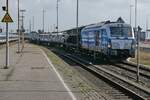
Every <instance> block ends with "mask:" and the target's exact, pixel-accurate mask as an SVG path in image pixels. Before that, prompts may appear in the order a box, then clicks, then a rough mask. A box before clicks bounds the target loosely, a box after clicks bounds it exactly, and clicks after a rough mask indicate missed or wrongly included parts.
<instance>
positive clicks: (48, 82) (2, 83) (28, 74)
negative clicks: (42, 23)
mask: <svg viewBox="0 0 150 100" xmlns="http://www.w3.org/2000/svg"><path fill="white" fill-rule="evenodd" d="M16 51H17V46H16V45H15V46H11V47H10V67H9V69H7V70H4V69H0V100H72V97H71V95H70V94H69V93H68V90H67V89H66V88H65V86H64V85H63V84H62V82H61V81H60V79H59V77H58V76H57V74H56V72H55V71H54V69H53V68H52V66H50V64H49V63H48V61H47V59H46V57H45V56H44V54H43V51H42V50H41V49H40V48H39V47H37V46H34V45H31V44H26V45H25V48H24V50H23V53H22V54H17V53H16ZM4 65H5V48H3V49H0V67H1V68H2V67H3V66H4Z"/></svg>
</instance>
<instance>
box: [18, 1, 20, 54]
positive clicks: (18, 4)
mask: <svg viewBox="0 0 150 100" xmlns="http://www.w3.org/2000/svg"><path fill="white" fill-rule="evenodd" d="M19 6H20V4H19V0H18V53H20V21H19V20H20V8H19Z"/></svg>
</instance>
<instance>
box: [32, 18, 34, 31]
mask: <svg viewBox="0 0 150 100" xmlns="http://www.w3.org/2000/svg"><path fill="white" fill-rule="evenodd" d="M32 24H33V26H32V31H34V16H33V22H32Z"/></svg>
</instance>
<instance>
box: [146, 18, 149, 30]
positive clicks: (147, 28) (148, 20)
mask: <svg viewBox="0 0 150 100" xmlns="http://www.w3.org/2000/svg"><path fill="white" fill-rule="evenodd" d="M148 21H149V20H148V15H147V16H146V31H147V30H148V24H149V23H148Z"/></svg>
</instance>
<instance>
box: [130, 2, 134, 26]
mask: <svg viewBox="0 0 150 100" xmlns="http://www.w3.org/2000/svg"><path fill="white" fill-rule="evenodd" d="M132 7H133V5H130V25H131V24H132Z"/></svg>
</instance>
